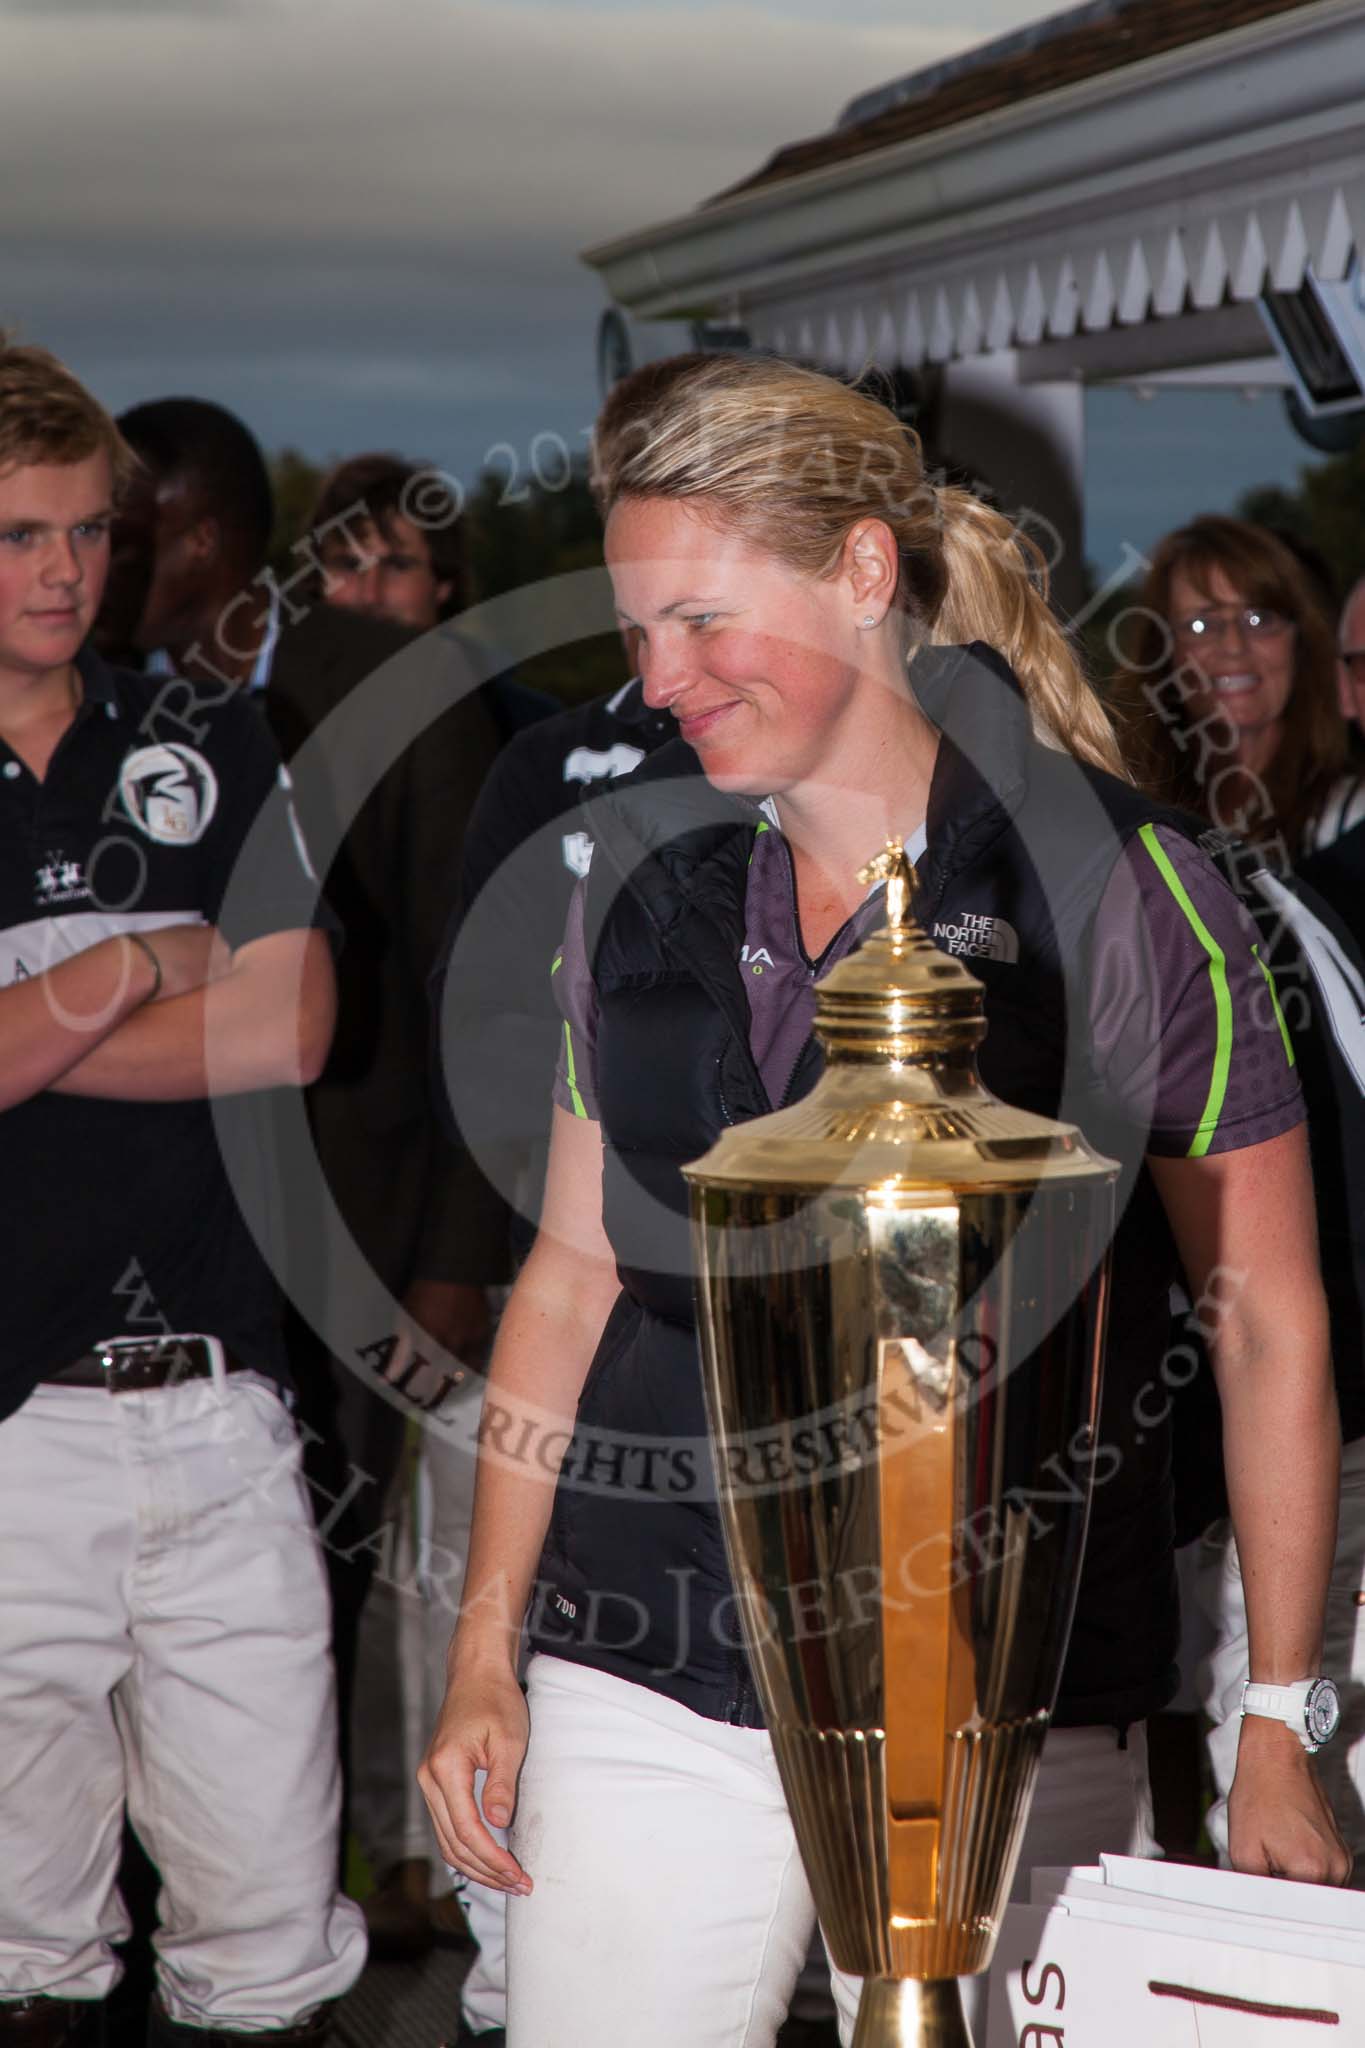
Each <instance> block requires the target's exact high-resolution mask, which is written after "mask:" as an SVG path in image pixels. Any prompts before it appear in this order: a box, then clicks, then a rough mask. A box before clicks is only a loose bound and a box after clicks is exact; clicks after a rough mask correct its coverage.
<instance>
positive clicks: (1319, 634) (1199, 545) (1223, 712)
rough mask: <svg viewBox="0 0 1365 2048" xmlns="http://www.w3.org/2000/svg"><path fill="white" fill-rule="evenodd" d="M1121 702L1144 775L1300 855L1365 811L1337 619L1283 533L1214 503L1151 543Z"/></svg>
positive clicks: (1234, 827)
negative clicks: (1342, 691)
mask: <svg viewBox="0 0 1365 2048" xmlns="http://www.w3.org/2000/svg"><path fill="white" fill-rule="evenodd" d="M1128 622H1129V623H1130V625H1131V626H1133V627H1134V628H1135V630H1133V631H1132V632H1131V633H1130V634H1129V635H1128V636H1127V637H1128V640H1129V645H1128V648H1127V649H1126V650H1125V652H1126V656H1127V666H1126V672H1125V674H1124V677H1123V679H1122V682H1121V684H1120V687H1119V701H1120V705H1121V708H1122V711H1123V715H1124V723H1125V724H1126V727H1127V748H1126V751H1127V752H1128V755H1129V759H1130V761H1131V762H1132V765H1133V768H1134V771H1135V773H1136V774H1137V777H1138V780H1139V781H1140V782H1143V783H1145V784H1146V785H1147V786H1148V787H1149V788H1151V789H1153V790H1154V791H1158V792H1159V793H1160V794H1161V795H1162V796H1163V797H1165V798H1166V800H1167V801H1169V802H1172V803H1176V804H1178V805H1180V806H1181V807H1182V808H1183V809H1185V810H1192V811H1199V812H1202V813H1203V814H1204V815H1205V816H1207V817H1209V818H1211V819H1212V820H1213V822H1214V824H1216V825H1221V826H1222V827H1223V828H1224V829H1225V830H1227V831H1229V832H1234V833H1236V834H1237V835H1238V837H1240V838H1243V839H1248V840H1252V841H1254V842H1256V843H1257V844H1259V845H1272V844H1275V843H1277V842H1278V843H1279V844H1280V845H1281V846H1282V848H1283V858H1284V859H1285V860H1287V861H1289V862H1296V861H1298V860H1299V859H1301V858H1302V857H1303V856H1304V855H1306V854H1310V853H1313V852H1316V851H1317V850H1318V849H1319V848H1321V847H1323V846H1327V845H1329V844H1330V843H1331V841H1332V840H1333V839H1335V838H1336V837H1337V836H1338V834H1339V833H1342V832H1345V831H1348V830H1349V829H1350V828H1351V826H1353V825H1355V824H1358V823H1360V822H1361V821H1362V820H1365V776H1361V775H1360V774H1358V773H1353V772H1352V771H1351V766H1350V754H1349V744H1348V730H1347V726H1346V722H1345V720H1344V718H1343V717H1342V714H1341V710H1340V706H1339V703H1338V693H1337V675H1336V647H1335V645H1334V643H1333V637H1332V628H1331V623H1330V621H1329V620H1328V618H1327V615H1326V613H1325V611H1324V610H1323V607H1322V603H1321V601H1320V599H1319V598H1318V596H1317V594H1316V592H1315V590H1314V587H1313V585H1312V583H1311V581H1310V579H1309V577H1308V574H1307V572H1306V571H1305V569H1304V568H1303V567H1302V565H1301V564H1300V562H1299V561H1298V560H1297V558H1296V557H1295V556H1294V554H1292V553H1291V551H1290V549H1289V548H1288V547H1286V545H1285V544H1284V542H1283V541H1281V540H1279V539H1277V538H1276V536H1275V535H1274V534H1273V533H1270V532H1268V531H1267V530H1266V529H1265V528H1264V527H1260V526H1253V525H1251V524H1250V523H1249V522H1248V521H1246V520H1242V519H1226V518H1222V517H1220V516H1217V515H1206V516H1205V517H1203V518H1200V519H1194V520H1192V521H1191V522H1190V524H1189V525H1188V526H1183V527H1181V528H1180V529H1179V530H1178V531H1177V532H1175V533H1169V534H1167V535H1166V537H1165V539H1164V540H1162V541H1160V542H1159V543H1158V545H1157V547H1156V548H1155V550H1154V551H1153V554H1152V560H1151V566H1150V568H1149V570H1148V572H1147V578H1146V582H1145V583H1144V585H1143V589H1142V594H1141V597H1140V598H1139V600H1138V603H1137V605H1136V606H1135V607H1134V608H1133V610H1132V611H1131V612H1130V613H1129V614H1128Z"/></svg>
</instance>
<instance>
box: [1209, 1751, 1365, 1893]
mask: <svg viewBox="0 0 1365 2048" xmlns="http://www.w3.org/2000/svg"><path fill="white" fill-rule="evenodd" d="M1228 1854H1229V1857H1230V1859H1231V1862H1232V1867H1233V1869H1234V1870H1245V1871H1248V1872H1249V1873H1250V1874H1251V1875H1252V1876H1253V1877H1291V1878H1295V1879H1297V1881H1298V1882H1299V1883H1300V1884H1345V1882H1346V1880H1347V1878H1348V1877H1349V1876H1350V1875H1351V1852H1350V1850H1349V1849H1348V1848H1347V1846H1346V1844H1345V1842H1343V1840H1342V1839H1341V1834H1340V1832H1339V1830H1338V1828H1337V1824H1336V1822H1335V1820H1334V1819H1333V1818H1332V1809H1331V1807H1330V1806H1329V1805H1328V1803H1327V1797H1326V1794H1325V1793H1324V1792H1323V1789H1322V1786H1321V1784H1320V1783H1319V1782H1318V1777H1317V1773H1316V1771H1315V1770H1314V1768H1313V1765H1312V1762H1311V1761H1310V1759H1309V1755H1308V1752H1307V1750H1306V1749H1305V1748H1304V1746H1303V1744H1302V1743H1301V1742H1300V1741H1299V1738H1298V1736H1297V1735H1295V1733H1294V1732H1293V1730H1292V1729H1290V1728H1286V1727H1284V1726H1283V1725H1282V1724H1281V1723H1280V1722H1278V1721H1273V1720H1270V1719H1269V1718H1268V1717H1267V1716H1265V1715H1263V1714H1248V1715H1247V1716H1246V1718H1245V1719H1244V1721H1243V1722H1242V1734H1241V1739H1240V1741H1239V1743H1238V1746H1237V1775H1236V1777H1235V1779H1234V1780H1233V1784H1232V1790H1231V1792H1230V1793H1229V1795H1228Z"/></svg>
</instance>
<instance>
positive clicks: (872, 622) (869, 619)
mask: <svg viewBox="0 0 1365 2048" xmlns="http://www.w3.org/2000/svg"><path fill="white" fill-rule="evenodd" d="M876 623H877V621H876V620H875V619H874V618H873V616H872V614H871V612H869V613H868V615H867V617H866V618H865V619H864V620H863V624H864V625H865V626H875V625H876Z"/></svg>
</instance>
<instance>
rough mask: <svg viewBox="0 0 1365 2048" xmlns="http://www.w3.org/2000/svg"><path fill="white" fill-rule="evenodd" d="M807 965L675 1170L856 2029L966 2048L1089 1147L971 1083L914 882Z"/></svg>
mask: <svg viewBox="0 0 1365 2048" xmlns="http://www.w3.org/2000/svg"><path fill="white" fill-rule="evenodd" d="M879 877H880V878H883V879H885V881H886V883H887V928H886V930H885V931H883V932H879V933H878V934H876V935H875V936H874V937H872V938H871V939H869V940H868V942H867V943H866V944H865V945H864V946H863V947H862V948H861V949H860V950H859V951H858V952H857V953H856V954H854V955H853V956H851V957H850V958H849V959H848V960H846V961H844V962H842V963H841V964H840V965H839V966H838V967H836V968H835V969H834V970H833V972H832V973H831V974H830V975H829V976H828V977H827V978H826V980H825V981H824V982H823V983H822V984H821V987H820V989H819V992H818V1009H817V1015H816V1025H815V1028H816V1032H817V1034H818V1036H819V1038H820V1040H821V1042H822V1044H823V1046H824V1049H825V1055H826V1069H825V1073H824V1076H823V1078H822V1079H821V1081H820V1083H819V1085H818V1086H817V1087H816V1088H815V1090H814V1091H813V1092H812V1094H811V1095H809V1096H808V1097H807V1098H806V1099H805V1101H803V1102H800V1103H798V1104H796V1105H795V1106H794V1107H791V1108H788V1109H783V1110H780V1111H778V1112H777V1113H776V1114H775V1115H773V1116H767V1117H762V1118H760V1119H758V1120H757V1121H756V1122H753V1123H749V1124H744V1125H742V1126H739V1127H737V1128H735V1129H733V1130H730V1131H727V1132H726V1133H725V1134H724V1135H723V1136H722V1137H721V1138H720V1140H719V1141H718V1143H717V1144H716V1145H715V1146H714V1147H713V1148H712V1150H711V1151H710V1152H708V1153H707V1155H706V1157H705V1158H704V1159H702V1160H699V1161H698V1162H697V1163H696V1164H695V1165H694V1166H692V1167H690V1168H688V1169H687V1173H688V1178H689V1180H690V1181H691V1183H692V1210H693V1221H694V1232H695V1238H696V1245H697V1253H698V1261H697V1263H698V1271H699V1274H700V1292H701V1311H702V1314H701V1322H702V1332H703V1353H704V1361H705V1369H706V1381H707V1400H708V1404H709V1408H710V1414H711V1422H712V1427H713V1430H714V1434H715V1439H716V1456H717V1465H718V1473H719V1482H720V1493H721V1500H722V1510H723V1514H724V1519H725V1526H726V1540H727V1543H728V1546H729V1552H730V1563H731V1569H732V1571H733V1574H734V1578H735V1584H736V1589H737V1592H738V1595H739V1599H740V1604H741V1608H742V1610H743V1611H744V1614H745V1625H746V1633H747V1636H748V1641H749V1648H750V1652H751V1655H752V1658H753V1663H754V1669H755V1675H756V1678H757V1682H758V1685H759V1689H760V1693H761V1696H762V1699H763V1703H764V1708H765V1711H766V1715H767V1719H768V1724H769V1728H770V1731H771V1734H772V1738H773V1743H774V1745H775V1748H776V1751H777V1758H778V1763H779V1766H780V1768H781V1772H782V1780H783V1784H784V1787H785V1789H786V1794H787V1800H788V1803H789V1805H790V1808H791V1812H792V1817H793V1820H794V1822H795V1826H796V1831H797V1835H798V1838H799V1840H800V1843H801V1849H802V1853H803V1856H804V1858H805V1863H806V1868H807V1871H808V1872H809V1875H810V1880H811V1885H812V1888H813V1890H814V1893H815V1898H816V1904H817V1906H818V1908H819V1912H820V1919H821V1922H822V1925H823V1927H824V1930H825V1934H826V1937H827V1939H828V1941H829V1945H830V1949H831V1951H832V1953H833V1956H834V1959H835V1961H836V1962H837V1963H838V1965H839V1966H840V1968H841V1969H844V1970H849V1971H852V1972H855V1973H856V1974H857V1975H859V1976H861V1977H863V1978H865V1980H866V1982H865V1986H864V1990H863V1998H862V2004H861V2007H860V2010H859V2015H858V2028H857V2032H856V2034H855V2036H854V2041H855V2048H874V2044H875V2048H889V2044H893V2043H894V2044H899V2048H909V2044H912V2043H913V2044H916V2048H931V2044H932V2048H950V2044H951V2048H970V2035H969V2032H968V2029H967V2024H966V2020H965V2017H964V2015H963V2011H962V2004H961V1999H960V1995H959V1991H958V1986H957V1983H956V1979H957V1978H958V1977H961V1976H965V1975H968V1974H970V1973H972V1972H974V1971H978V1970H984V1969H985V1968H986V1967H987V1965H988V1964H989V1962H990V1958H991V1953H992V1949H993V1947H994V1943H995V1937H996V1933H997V1931H998V1929H999V1925H1000V1917H1001V1914H1002V1912H1003V1911H1004V1907H1005V1901H1006V1899H1007V1897H1008V1894H1009V1887H1010V1881H1011V1878H1012V1876H1013V1872H1014V1866H1015V1862H1016V1860H1017V1857H1018V1851H1019V1843H1020V1838H1021V1835H1022V1831H1023V1825H1024V1821H1025V1818H1026V1815H1027V1812H1028V1805H1029V1799H1030V1796H1031V1793H1032V1788H1033V1781H1034V1777H1035V1774H1036V1770H1037V1765H1038V1758H1039V1754H1040V1751H1041V1748H1042V1742H1043V1736H1044V1733H1045V1731H1046V1728H1047V1724H1048V1717H1049V1714H1050V1712H1051V1709H1052V1703H1053V1699H1054V1697H1055V1694H1056V1690H1057V1684H1058V1680H1059V1677H1060V1675H1061V1667H1062V1657H1063V1653H1064V1651H1065V1648H1066V1640H1067V1634H1068V1631H1069V1629H1070V1624H1071V1614H1072V1609H1073V1606H1074V1604H1075V1595H1076V1586H1077V1582H1078V1578H1079V1573H1080V1562H1081V1551H1082V1546H1083V1542H1084V1536H1085V1523H1086V1516H1087V1513H1088V1509H1089V1494H1090V1477H1089V1475H1090V1471H1091V1463H1090V1453H1091V1451H1092V1449H1093V1443H1094V1432H1095V1425H1096V1416H1097V1407H1098V1401H1099V1381H1100V1354H1101V1345H1102V1339H1103V1327H1104V1313H1105V1300H1106V1293H1107V1276H1108V1244H1109V1239H1110V1235H1111V1229H1112V1223H1113V1200H1114V1197H1113V1182H1114V1177H1115V1172H1116V1169H1115V1168H1114V1166H1113V1165H1112V1164H1111V1163H1110V1162H1109V1161H1107V1160H1105V1159H1102V1158H1100V1157H1099V1156H1098V1155H1097V1154H1096V1153H1094V1152H1093V1151H1091V1150H1090V1148H1089V1147H1088V1146H1087V1145H1086V1143H1085V1141H1084V1139H1083V1138H1081V1136H1080V1135H1079V1133H1078V1132H1077V1131H1076V1130H1075V1129H1073V1128H1072V1127H1070V1126H1067V1125H1063V1124H1059V1123H1054V1122H1052V1121H1051V1120H1049V1119H1047V1118H1043V1117H1039V1116H1033V1115H1030V1114H1028V1113H1026V1112H1024V1111H1022V1110H1016V1109H1010V1108H1007V1107H1006V1106H1005V1105H1004V1104H1002V1103H1001V1102H999V1101H997V1099H996V1098H995V1097H994V1096H992V1095H990V1094H989V1093H988V1092H987V1091H986V1089H985V1088H984V1087H983V1086H982V1084H981V1081H980V1079H979V1078H978V1076H977V1073H976V1068H975V1049H976V1047H977V1046H978V1045H979V1044H980V1042H981V1040H982V1038H983V1037H984V1036H985V1031H986V1025H985V1019H984V1016H983V1012H982V1003H981V984H980V982H979V981H977V980H976V978H975V977H974V976H973V975H971V974H969V973H968V971H967V970H966V968H965V967H964V966H963V965H962V964H961V962H960V961H958V960H956V959H953V958H951V957H950V956H948V955H945V954H943V953H940V952H939V951H938V949H937V948H936V947H935V946H933V945H932V944H931V943H930V942H929V940H928V939H927V938H926V937H925V936H924V934H923V932H922V931H921V930H920V929H919V927H918V925H917V924H916V923H915V921H914V919H913V916H912V914H911V910H910V899H911V895H912V891H913V887H914V872H913V869H912V868H911V867H910V865H909V862H908V861H907V860H906V857H905V855H904V852H903V850H902V848H901V845H900V842H899V841H892V842H891V843H890V844H889V846H888V847H887V849H886V851H885V853H883V854H881V855H880V856H879V857H878V859H877V861H875V862H874V863H873V864H872V866H871V867H870V868H868V869H866V870H864V872H863V875H862V877H861V879H863V880H864V881H867V882H871V881H872V880H874V879H877V878H879Z"/></svg>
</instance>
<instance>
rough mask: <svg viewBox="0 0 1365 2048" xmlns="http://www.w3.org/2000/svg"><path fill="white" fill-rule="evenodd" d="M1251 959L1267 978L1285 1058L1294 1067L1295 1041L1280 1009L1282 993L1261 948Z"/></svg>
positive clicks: (1254, 952)
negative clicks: (1263, 957) (1262, 956)
mask: <svg viewBox="0 0 1365 2048" xmlns="http://www.w3.org/2000/svg"><path fill="white" fill-rule="evenodd" d="M1251 957H1252V959H1253V960H1254V961H1255V962H1256V965H1257V966H1258V967H1259V968H1260V970H1261V972H1262V974H1263V975H1264V976H1265V985H1266V987H1267V988H1268V989H1269V990H1270V1002H1271V1007H1272V1009H1273V1010H1274V1012H1275V1022H1276V1023H1277V1024H1278V1025H1279V1027H1280V1037H1281V1038H1282V1039H1283V1040H1284V1056H1285V1058H1286V1059H1287V1060H1288V1062H1289V1064H1290V1066H1291V1067H1292V1066H1293V1064H1294V1041H1293V1039H1292V1038H1291V1037H1290V1036H1289V1026H1288V1025H1287V1024H1286V1023H1285V1021H1284V1011H1283V1010H1282V1009H1281V1008H1280V992H1279V990H1278V989H1277V988H1276V986H1275V977H1274V975H1273V974H1272V973H1271V971H1270V969H1269V968H1268V967H1267V966H1266V964H1265V961H1264V960H1263V959H1262V958H1261V949H1260V947H1259V946H1253V947H1252V949H1251Z"/></svg>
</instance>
